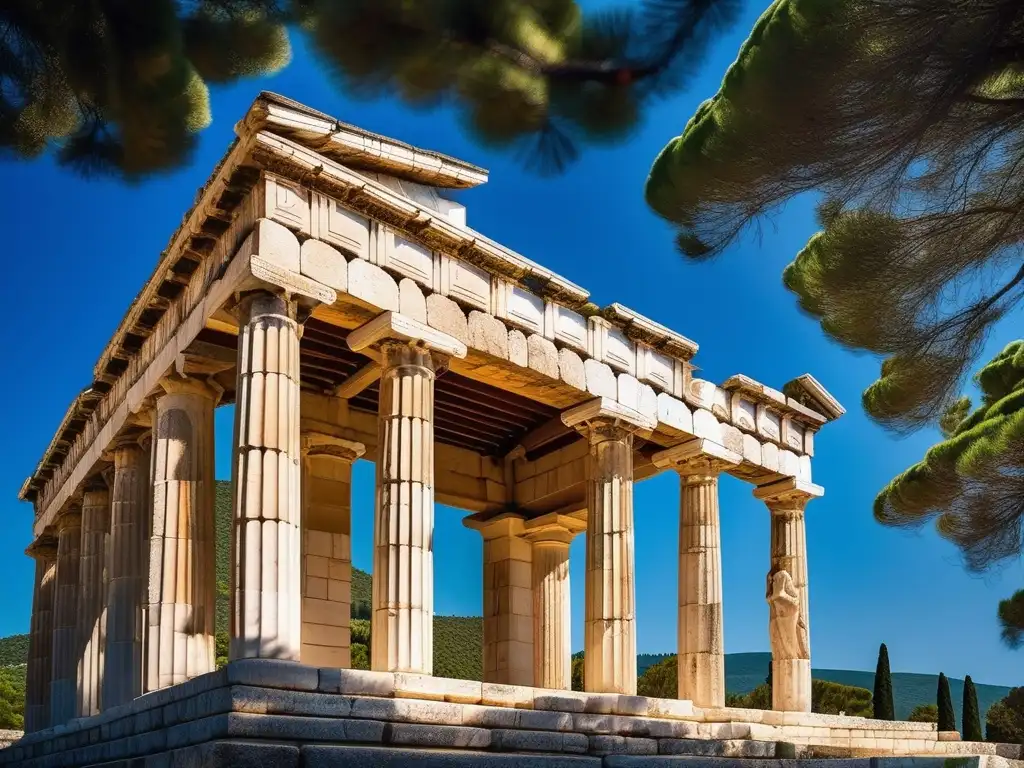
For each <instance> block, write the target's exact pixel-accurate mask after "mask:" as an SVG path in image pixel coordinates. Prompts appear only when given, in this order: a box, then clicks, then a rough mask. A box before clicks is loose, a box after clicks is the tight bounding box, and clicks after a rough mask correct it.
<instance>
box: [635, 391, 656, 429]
mask: <svg viewBox="0 0 1024 768" xmlns="http://www.w3.org/2000/svg"><path fill="white" fill-rule="evenodd" d="M637 410H638V411H640V413H642V414H643V415H644V416H646V417H647V418H649V419H650V420H651V421H657V420H658V393H657V392H655V391H654V387H652V386H651V385H650V384H641V385H640V399H639V401H638V403H637Z"/></svg>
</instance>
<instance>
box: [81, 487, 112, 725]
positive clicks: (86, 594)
mask: <svg viewBox="0 0 1024 768" xmlns="http://www.w3.org/2000/svg"><path fill="white" fill-rule="evenodd" d="M94 482H95V483H96V485H94V486H92V487H90V488H88V489H86V491H85V495H84V496H83V497H82V550H81V554H80V556H79V569H80V570H79V576H78V583H79V587H78V615H77V621H78V627H79V631H80V632H81V633H82V637H81V640H80V644H81V648H82V653H81V655H80V656H79V659H78V681H77V694H78V701H77V706H76V710H75V711H76V714H77V716H78V717H90V716H91V715H98V714H99V713H100V686H101V685H102V682H103V660H104V659H103V655H104V651H105V650H106V642H107V638H106V633H107V611H106V603H107V583H106V576H107V551H108V550H107V544H108V542H109V540H110V491H108V490H107V488H106V486H105V485H104V484H103V482H102V480H100V479H99V478H96V479H95V480H94Z"/></svg>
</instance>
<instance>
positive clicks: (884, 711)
mask: <svg viewBox="0 0 1024 768" xmlns="http://www.w3.org/2000/svg"><path fill="white" fill-rule="evenodd" d="M872 702H873V704H874V707H873V713H872V717H874V718H875V719H876V720H895V719H896V709H895V707H894V706H893V703H892V675H891V674H890V672H889V649H888V648H886V647H885V643H882V645H881V646H879V648H878V664H877V665H876V666H875V690H874V694H873V696H872Z"/></svg>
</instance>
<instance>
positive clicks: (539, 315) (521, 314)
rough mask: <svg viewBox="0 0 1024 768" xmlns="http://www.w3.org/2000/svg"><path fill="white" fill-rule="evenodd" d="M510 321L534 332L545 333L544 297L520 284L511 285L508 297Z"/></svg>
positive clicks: (507, 308)
mask: <svg viewBox="0 0 1024 768" xmlns="http://www.w3.org/2000/svg"><path fill="white" fill-rule="evenodd" d="M506 301H507V305H506V309H505V311H506V314H507V317H508V321H509V322H510V323H513V324H515V325H518V326H519V327H521V328H525V329H526V330H528V331H533V332H534V333H540V334H543V333H544V299H542V298H540V297H539V296H534V295H533V294H532V293H530V292H529V291H526V290H523V289H522V288H520V287H519V286H518V285H509V286H508V293H507V297H506Z"/></svg>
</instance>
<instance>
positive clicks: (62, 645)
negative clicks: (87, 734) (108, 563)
mask: <svg viewBox="0 0 1024 768" xmlns="http://www.w3.org/2000/svg"><path fill="white" fill-rule="evenodd" d="M81 546H82V508H81V503H80V502H79V504H77V505H75V504H73V505H71V506H70V507H69V508H68V509H67V510H66V511H65V512H64V513H63V514H61V515H60V517H58V518H57V574H56V581H55V585H54V600H53V669H52V672H51V676H50V723H49V724H50V726H55V725H63V724H64V723H66V722H67V721H68V720H70V719H71V718H73V717H75V709H76V702H77V695H76V690H77V677H78V659H79V658H80V656H81V649H82V645H81V637H82V633H81V632H79V630H78V593H79V584H80V582H79V578H80V576H81V566H80V558H81Z"/></svg>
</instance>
